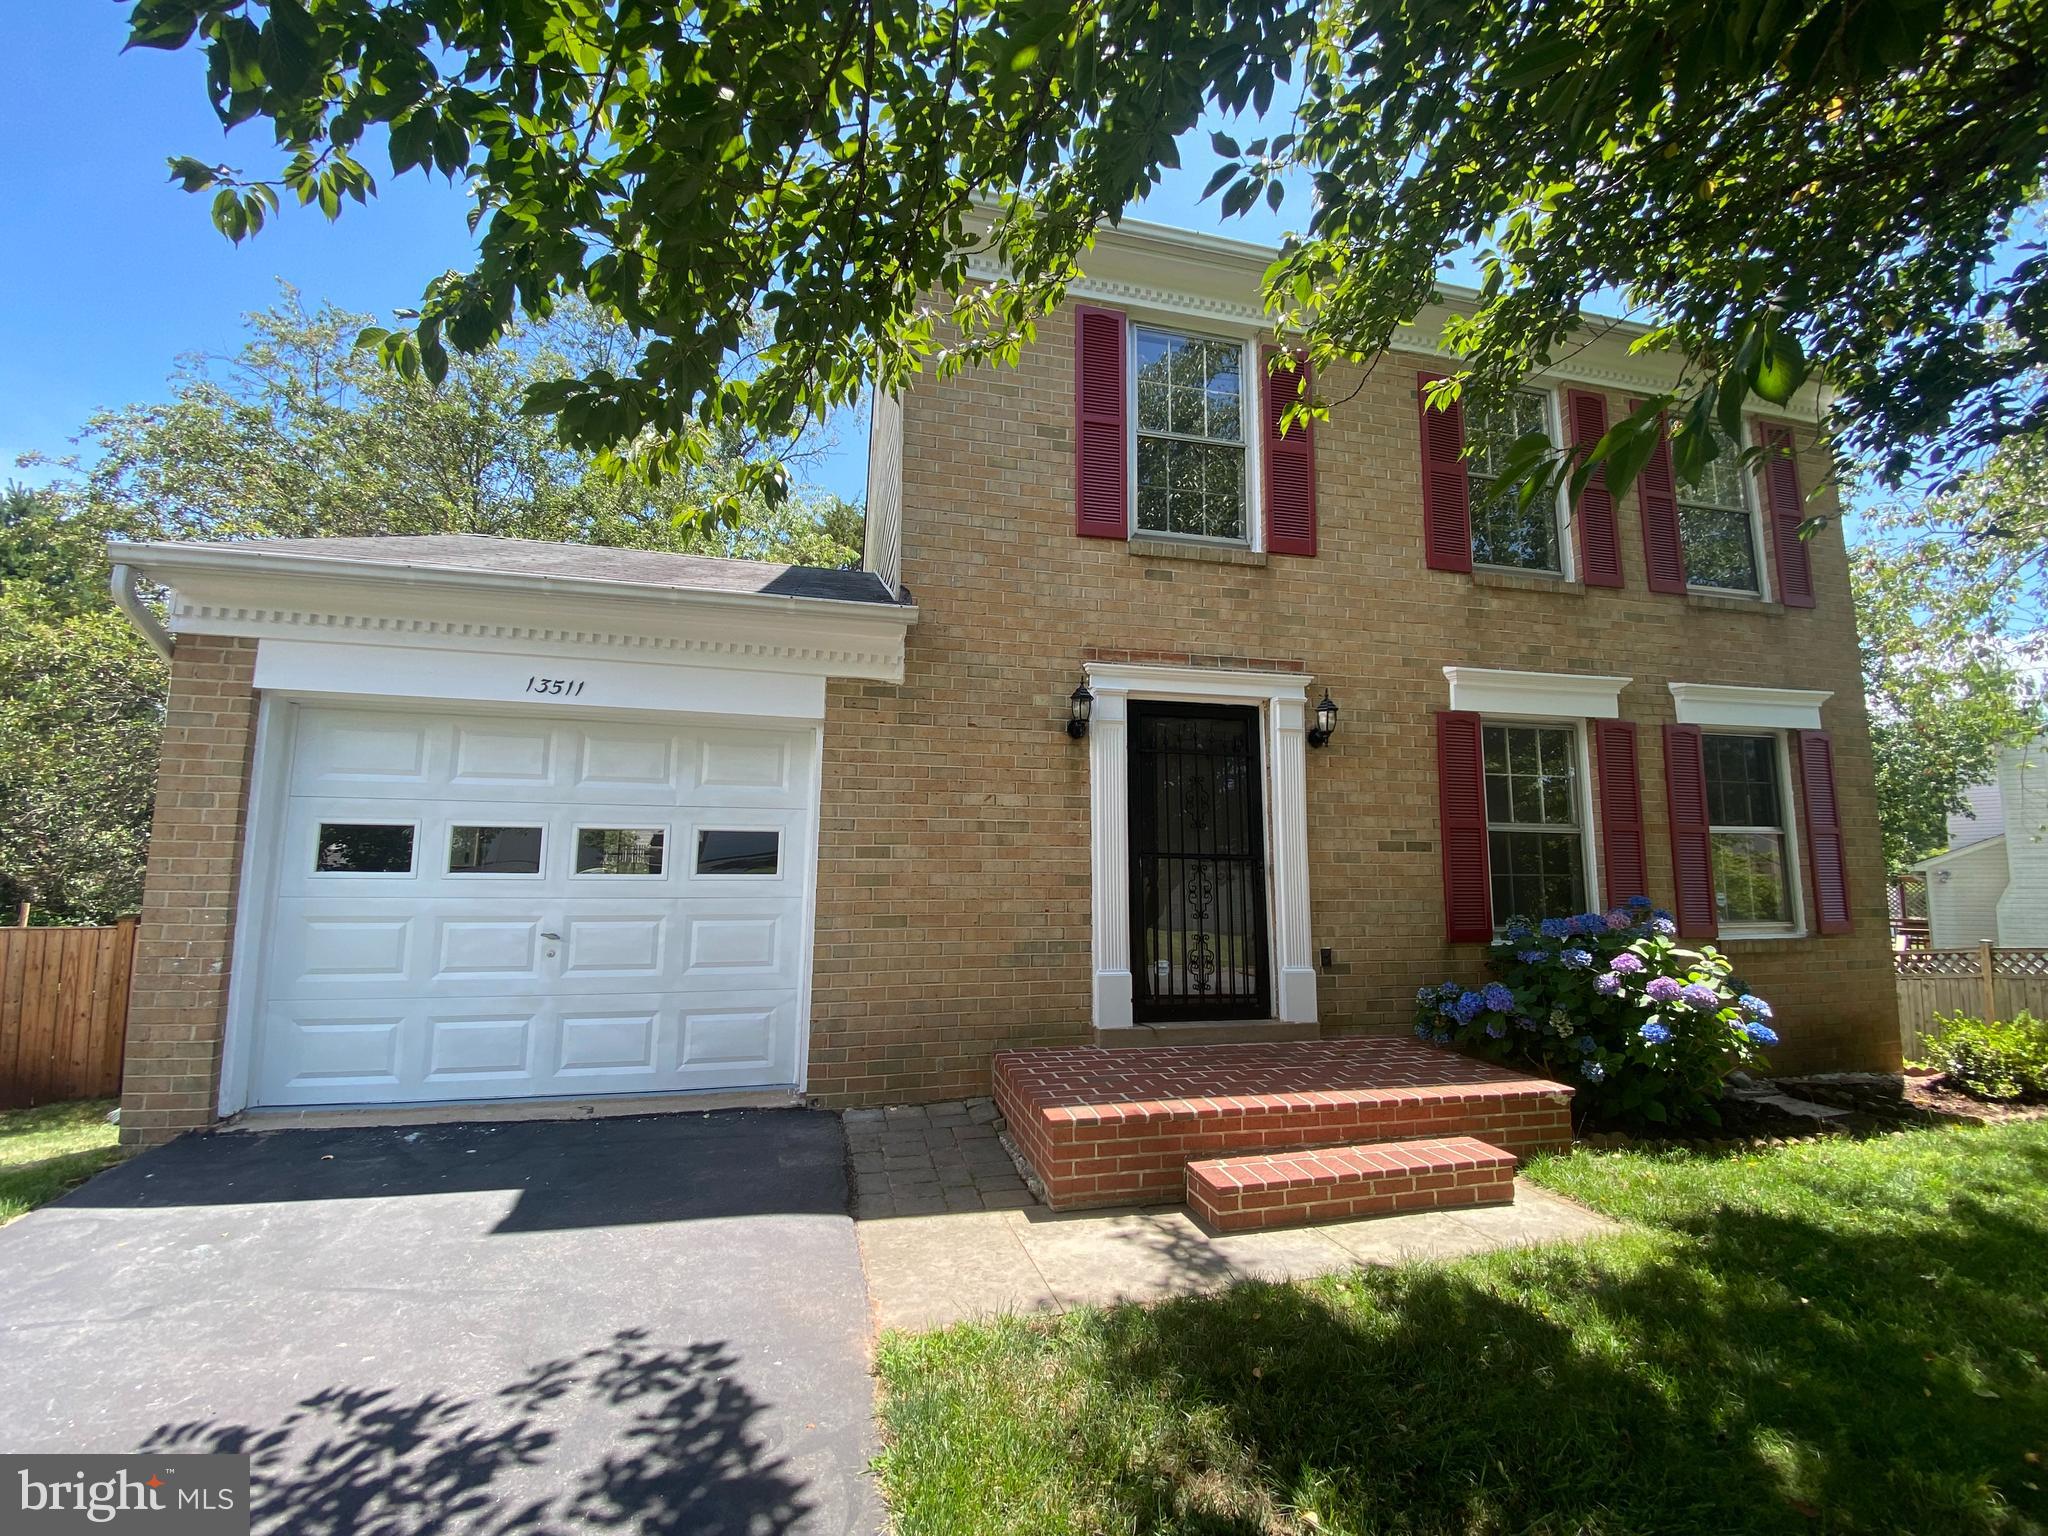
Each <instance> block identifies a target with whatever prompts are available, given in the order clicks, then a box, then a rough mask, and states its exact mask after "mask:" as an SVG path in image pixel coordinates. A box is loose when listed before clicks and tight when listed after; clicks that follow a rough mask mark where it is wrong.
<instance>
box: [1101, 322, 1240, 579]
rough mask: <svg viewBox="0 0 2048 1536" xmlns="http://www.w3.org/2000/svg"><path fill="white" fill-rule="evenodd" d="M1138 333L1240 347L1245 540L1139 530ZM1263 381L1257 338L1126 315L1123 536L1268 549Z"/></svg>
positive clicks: (1228, 547)
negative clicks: (1181, 337)
mask: <svg viewBox="0 0 2048 1536" xmlns="http://www.w3.org/2000/svg"><path fill="white" fill-rule="evenodd" d="M1140 327H1142V328H1144V329H1146V330H1150V331H1167V332H1170V333H1172V334H1173V335H1175V336H1183V337H1186V338H1188V339H1189V340H1192V341H1219V342H1222V343H1223V344H1224V345H1226V346H1232V345H1234V346H1236V347H1237V348H1238V350H1239V355H1240V358H1241V361H1240V363H1239V366H1238V378H1239V379H1240V380H1242V383H1241V385H1240V386H1239V390H1238V397H1237V416H1238V431H1239V432H1240V433H1241V434H1242V435H1243V438H1244V537H1243V538H1241V539H1218V538H1212V537H1210V536H1209V535H1207V534H1201V533H1161V532H1159V531H1158V530H1156V529H1152V528H1140V527H1139V526H1138V331H1139V329H1140ZM1264 390H1265V380H1264V378H1263V376H1262V375H1261V374H1260V373H1259V347H1258V337H1257V336H1256V335H1255V334H1250V333H1247V332H1244V331H1239V330H1237V329H1235V328H1234V327H1232V328H1217V327H1215V326H1214V325H1213V324H1207V325H1204V324H1192V325H1191V324H1190V323H1189V321H1188V318H1187V317H1186V316H1181V315H1171V314H1169V315H1168V316H1167V317H1166V318H1163V319H1158V318H1153V317H1151V316H1148V315H1146V314H1144V313H1142V312H1139V311H1130V312H1127V313H1126V314H1125V315H1124V419H1125V420H1126V421H1127V422H1128V423H1129V424H1130V426H1129V429H1128V430H1127V431H1126V432H1125V433H1124V480H1125V484H1126V486H1127V487H1128V493H1127V495H1126V496H1125V499H1124V532H1125V534H1126V535H1127V536H1128V537H1129V538H1133V539H1162V540H1165V541H1166V542H1168V543H1173V544H1197V545H1202V546H1205V547H1207V548H1210V549H1245V550H1250V551H1252V552H1253V553H1254V554H1257V553H1260V552H1262V551H1263V550H1264V549H1265V547H1266V518H1265V511H1266V496H1265V483H1264V480H1263V478H1262V477H1263V476H1264V474H1265V460H1264V445H1263V441H1262V439H1263V437H1264V431H1265V429H1264V425H1263V423H1262V421H1261V419H1260V415H1259V407H1260V405H1261V403H1262V402H1263V400H1264V398H1265V395H1264Z"/></svg>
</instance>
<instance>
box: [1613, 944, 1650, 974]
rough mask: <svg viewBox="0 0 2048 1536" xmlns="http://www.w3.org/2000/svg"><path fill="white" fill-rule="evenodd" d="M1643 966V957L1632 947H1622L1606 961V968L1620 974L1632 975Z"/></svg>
mask: <svg viewBox="0 0 2048 1536" xmlns="http://www.w3.org/2000/svg"><path fill="white" fill-rule="evenodd" d="M1642 968H1643V957H1642V956H1641V955H1639V954H1637V953H1636V952H1635V951H1634V950H1632V949H1624V950H1623V951H1622V952H1621V953H1620V954H1618V955H1616V956H1615V957H1614V958H1613V959H1612V960H1610V961H1608V962H1607V969H1609V970H1610V971H1613V972H1615V973H1616V974H1617V975H1621V976H1633V975H1635V973H1636V972H1637V971H1640V970H1641V969H1642Z"/></svg>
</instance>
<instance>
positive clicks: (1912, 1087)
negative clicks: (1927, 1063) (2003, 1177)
mask: <svg viewBox="0 0 2048 1536" xmlns="http://www.w3.org/2000/svg"><path fill="white" fill-rule="evenodd" d="M1758 1086H1759V1087H1760V1088H1767V1089H1773V1090H1775V1091H1777V1092H1778V1093H1781V1094H1783V1095H1785V1096H1786V1097H1787V1098H1793V1099H1803V1100H1805V1101H1806V1102H1808V1103H1811V1104H1822V1105H1826V1106H1827V1107H1828V1108H1830V1109H1839V1110H1844V1111H1846V1113H1844V1114H1843V1115H1841V1116H1840V1117H1838V1118H1833V1119H1828V1120H1812V1119H1807V1118H1805V1117H1803V1116H1800V1115H1797V1114H1794V1113H1792V1112H1790V1111H1789V1110H1786V1109H1783V1108H1780V1107H1778V1106H1776V1105H1774V1104H1771V1103H1770V1102H1768V1100H1759V1099H1754V1098H1735V1097H1730V1098H1727V1099H1724V1100H1722V1102H1721V1105H1720V1113H1721V1124H1719V1125H1718V1126H1715V1125H1701V1126H1697V1127H1690V1128H1674V1129H1672V1130H1669V1131H1661V1132H1659V1133H1655V1134H1643V1133H1631V1132H1629V1131H1624V1130H1615V1129H1609V1128H1604V1127H1599V1126H1590V1125H1589V1126H1587V1127H1585V1128H1584V1129H1582V1131H1581V1132H1580V1134H1579V1138H1578V1140H1579V1144H1580V1145H1581V1146H1588V1147H1637V1148H1646V1149H1662V1148H1691V1149H1694V1150H1699V1151H1741V1150H1745V1149H1750V1148H1757V1147H1775V1146H1783V1145H1785V1144H1786V1143H1788V1142H1794V1141H1810V1140H1813V1139H1815V1138H1816V1137H1822V1136H1875V1135H1883V1134H1885V1133H1887V1132H1890V1131H1897V1130H1904V1129H1906V1128H1908V1127H1911V1126H1927V1125H1996V1124H2003V1123H2004V1122H2006V1121H2011V1120H2038V1119H2041V1118H2043V1117H2048V1104H2041V1103H2001V1102H1992V1101H1990V1100H1985V1099H1978V1098H1973V1097H1971V1096H1970V1095H1969V1094H1967V1093H1963V1092H1962V1091H1960V1090H1959V1089H1956V1088H1954V1087H1952V1086H1950V1084H1949V1083H1948V1081H1947V1079H1946V1078H1944V1077H1942V1075H1941V1074H1940V1073H1938V1072H1924V1071H1923V1072H1907V1073H1904V1074H1899V1073H1885V1072H1823V1073H1818V1074H1815V1075H1813V1076H1810V1077H1774V1078H1766V1079H1761V1080H1759V1082H1758Z"/></svg>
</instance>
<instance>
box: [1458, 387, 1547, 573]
mask: <svg viewBox="0 0 2048 1536" xmlns="http://www.w3.org/2000/svg"><path fill="white" fill-rule="evenodd" d="M1531 432H1541V433H1542V434H1543V435H1544V436H1545V437H1548V436H1549V435H1550V404H1549V401H1548V400H1547V399H1546V398H1545V397H1544V396H1543V395H1542V394H1541V393H1540V392H1538V391H1536V390H1531V389H1518V390H1516V391H1515V393H1514V394H1513V395H1512V396H1510V397H1509V401H1508V405H1507V408H1506V410H1505V411H1503V412H1502V413H1501V414H1500V415H1498V416H1495V417H1492V418H1490V419H1486V420H1481V421H1479V422H1478V423H1476V425H1475V429H1474V431H1473V434H1472V441H1473V449H1472V455H1471V461H1470V462H1471V479H1472V558H1473V559H1474V560H1476V561H1478V562H1479V563H1480V564H1481V565H1505V566H1511V567H1514V568H1516V569H1518V570H1527V571H1561V570H1562V569H1563V566H1562V564H1561V563H1560V561H1559V558H1558V541H1557V505H1556V502H1555V499H1554V498H1552V497H1548V496H1537V497H1534V498H1532V499H1531V500H1530V502H1529V504H1528V505H1527V506H1523V505H1522V502H1521V497H1520V494H1519V492H1518V491H1517V490H1516V488H1514V487H1506V488H1504V489H1503V490H1502V491H1501V492H1500V493H1499V494H1497V495H1494V496H1490V497H1489V496H1486V495H1485V488H1486V486H1487V484H1488V483H1489V482H1490V481H1491V480H1492V479H1493V477H1494V476H1495V475H1496V474H1498V473H1499V472H1500V467H1501V465H1502V464H1504V463H1506V462H1507V454H1508V450H1509V449H1510V448H1512V447H1513V446H1514V443H1515V439H1517V438H1519V437H1525V436H1527V435H1528V434H1529V433H1531Z"/></svg>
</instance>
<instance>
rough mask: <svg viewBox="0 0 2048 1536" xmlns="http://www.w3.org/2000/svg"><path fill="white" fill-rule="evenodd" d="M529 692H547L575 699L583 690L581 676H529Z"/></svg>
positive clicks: (527, 681)
mask: <svg viewBox="0 0 2048 1536" xmlns="http://www.w3.org/2000/svg"><path fill="white" fill-rule="evenodd" d="M526 691H527V692H528V693H545V694H548V695H550V696H552V697H554V698H560V699H573V698H575V697H576V695H577V694H579V693H581V692H582V691H583V679H582V678H580V677H529V678H528V679H527V680H526Z"/></svg>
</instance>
